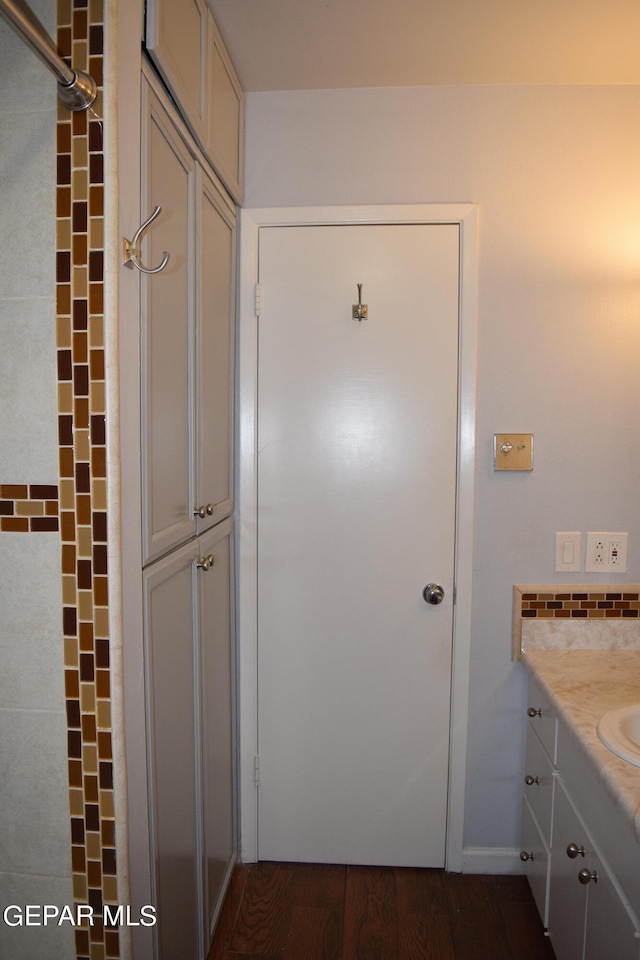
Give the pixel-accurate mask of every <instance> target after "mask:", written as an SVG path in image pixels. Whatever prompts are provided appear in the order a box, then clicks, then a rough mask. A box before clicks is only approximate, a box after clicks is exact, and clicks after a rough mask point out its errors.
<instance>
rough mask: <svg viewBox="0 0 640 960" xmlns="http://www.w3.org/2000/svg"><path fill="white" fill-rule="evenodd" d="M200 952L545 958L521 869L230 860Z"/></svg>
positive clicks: (240, 959) (278, 957) (429, 959)
mask: <svg viewBox="0 0 640 960" xmlns="http://www.w3.org/2000/svg"><path fill="white" fill-rule="evenodd" d="M209 960H554V953H553V949H552V947H551V944H550V942H549V940H548V938H547V937H545V936H544V933H543V929H542V924H541V921H540V918H539V916H538V913H537V910H536V907H535V904H534V902H533V898H532V896H531V891H530V890H529V885H528V883H527V880H526V879H525V878H524V877H488V876H473V875H459V874H447V873H444V872H443V871H442V870H417V869H412V868H393V867H351V866H331V865H309V864H291V863H259V864H249V865H242V866H238V867H237V868H236V870H235V873H234V875H233V878H232V880H231V884H230V887H229V891H228V893H227V897H226V900H225V903H224V906H223V909H222V913H221V916H220V920H219V922H218V927H217V930H216V935H215V939H214V942H213V944H212V947H211V951H210V953H209Z"/></svg>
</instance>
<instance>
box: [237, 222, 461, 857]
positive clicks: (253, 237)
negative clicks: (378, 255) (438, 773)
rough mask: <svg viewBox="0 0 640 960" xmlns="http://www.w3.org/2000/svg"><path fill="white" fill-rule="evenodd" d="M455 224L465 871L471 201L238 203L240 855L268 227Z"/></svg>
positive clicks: (252, 847)
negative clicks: (263, 232)
mask: <svg viewBox="0 0 640 960" xmlns="http://www.w3.org/2000/svg"><path fill="white" fill-rule="evenodd" d="M408 223H412V224H413V223H418V224H456V225H458V227H459V230H460V247H459V250H460V288H459V296H460V299H459V347H458V370H459V377H458V437H457V457H458V460H457V490H456V531H455V540H456V543H455V571H454V576H455V590H456V601H455V607H454V612H453V651H452V674H451V714H450V725H449V792H448V802H447V837H446V848H445V869H446V870H447V871H450V872H461V871H462V867H463V829H464V800H465V777H466V762H467V724H468V712H469V662H470V652H471V588H472V560H473V522H474V466H475V407H476V350H477V347H476V344H477V301H478V295H477V286H478V283H477V276H478V266H477V264H478V208H477V206H476V205H475V204H467V203H465V204H402V205H395V204H394V205H381V206H353V207H352V206H348V207H278V208H276V207H274V208H268V207H263V208H253V209H252V208H245V209H241V210H240V229H239V233H240V248H239V254H240V269H239V289H238V304H239V309H238V318H239V319H238V323H239V327H238V340H237V345H238V369H237V384H238V387H237V389H238V396H237V400H238V408H237V431H238V435H237V448H236V449H237V500H236V511H237V523H236V538H237V547H236V549H237V552H236V556H237V604H238V608H237V627H238V657H239V662H238V678H239V684H240V696H239V714H240V715H239V721H240V858H241V860H242V861H243V862H245V863H250V862H254V861H256V860H257V857H258V797H257V789H256V763H255V759H256V757H257V756H258V755H259V744H258V696H257V694H258V634H257V619H258V617H257V615H258V602H257V598H258V582H257V519H258V518H257V403H258V391H257V386H258V383H257V363H258V324H257V315H258V311H257V309H256V306H257V304H256V280H257V277H258V245H259V236H260V229H261V228H262V227H268V226H314V225H318V226H320V225H327V224H331V225H337V226H340V225H344V226H346V225H354V224H367V225H369V224H380V225H383V224H389V225H393V224H408Z"/></svg>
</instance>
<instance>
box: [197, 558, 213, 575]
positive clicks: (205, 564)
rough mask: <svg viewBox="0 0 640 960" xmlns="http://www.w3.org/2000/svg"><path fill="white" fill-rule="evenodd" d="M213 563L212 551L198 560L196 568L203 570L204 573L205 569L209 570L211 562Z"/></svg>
mask: <svg viewBox="0 0 640 960" xmlns="http://www.w3.org/2000/svg"><path fill="white" fill-rule="evenodd" d="M214 563H215V557H214V555H213V554H212V553H210V554H209V556H208V557H203V558H202V560H198V562H197V563H196V567H197V568H198V570H204V572H205V573H206V572H207V570H210V569H211V567H212V566H213V564H214Z"/></svg>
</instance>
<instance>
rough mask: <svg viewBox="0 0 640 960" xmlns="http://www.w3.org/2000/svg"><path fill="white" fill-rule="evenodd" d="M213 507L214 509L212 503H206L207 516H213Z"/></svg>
mask: <svg viewBox="0 0 640 960" xmlns="http://www.w3.org/2000/svg"><path fill="white" fill-rule="evenodd" d="M214 509H215V507H214V505H213V503H208V504H207V516H208V517H212V516H213V511H214Z"/></svg>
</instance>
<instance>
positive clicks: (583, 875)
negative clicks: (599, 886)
mask: <svg viewBox="0 0 640 960" xmlns="http://www.w3.org/2000/svg"><path fill="white" fill-rule="evenodd" d="M578 880H579V881H580V883H584V884H587V883H591V881H592V880H593V882H594V883H597V882H598V874H597V872H596V871H595V870H594V871H593V873H591V871H590V870H587V868H586V867H583V868H582V870H581V871H580V873H579V874H578Z"/></svg>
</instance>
